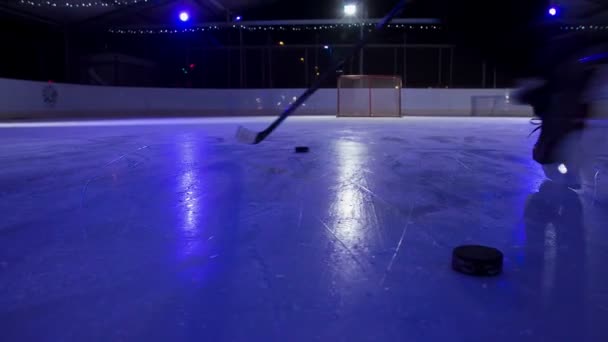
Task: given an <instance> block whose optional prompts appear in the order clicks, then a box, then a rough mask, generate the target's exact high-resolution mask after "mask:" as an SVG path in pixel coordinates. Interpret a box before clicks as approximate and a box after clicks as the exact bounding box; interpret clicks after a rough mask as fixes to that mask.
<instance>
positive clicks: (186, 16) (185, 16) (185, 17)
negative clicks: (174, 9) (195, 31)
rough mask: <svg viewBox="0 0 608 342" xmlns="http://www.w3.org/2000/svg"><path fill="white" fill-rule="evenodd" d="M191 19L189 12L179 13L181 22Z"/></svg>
mask: <svg viewBox="0 0 608 342" xmlns="http://www.w3.org/2000/svg"><path fill="white" fill-rule="evenodd" d="M189 19H190V14H188V12H186V11H183V12H180V13H179V20H181V21H183V22H186V21H188V20H189Z"/></svg>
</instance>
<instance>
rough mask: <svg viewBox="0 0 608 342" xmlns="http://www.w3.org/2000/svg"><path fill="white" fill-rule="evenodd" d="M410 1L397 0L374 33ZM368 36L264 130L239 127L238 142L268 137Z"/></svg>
mask: <svg viewBox="0 0 608 342" xmlns="http://www.w3.org/2000/svg"><path fill="white" fill-rule="evenodd" d="M409 1H410V0H399V3H398V4H397V5H395V7H394V8H393V9H392V10H391V11H390V12H389V13H388V14H387V15H386V16H385V17H384V18H383V19H382V20H381V21H380V22H379V23H378V24H377V25H376V32H378V31H381V30H382V29H384V28H385V27H386V26H387V25H388V24H389V23H390V22H391V20H393V18H395V17H396V16H397V15H398V14H399V13H401V11H402V10H403V9H404V8H405V4H406V3H408V2H409ZM369 39H370V35H367V36H365V37H364V38H363V39H361V40H359V42H358V43H357V44H356V45H355V46H354V47H353V50H352V52H351V53H350V54H349V55H348V56H347V57H346V58H344V59H342V60H340V61H338V62H336V63H334V65H333V66H332V67H331V68H329V69H327V70H326V71H325V72H324V73H323V74H322V75H321V77H319V78H318V79H317V80H316V81H315V83H314V84H313V85H312V86H311V87H310V88H308V89H307V90H306V91H305V92H304V93H303V94H302V95H301V96H300V97H299V98H298V99H297V100H296V101H295V102H294V103H292V104H291V105H290V106H289V107H288V108H287V109H286V110H285V111H284V112H283V113H282V114H281V115H280V116H279V117H278V118H277V119H275V120H274V122H272V123H271V124H270V126H268V127H267V128H266V129H265V130H263V131H261V132H254V131H252V130H250V129H247V128H245V127H239V128H238V130H237V132H236V138H237V140H238V141H240V142H242V143H246V144H251V145H254V144H259V143H261V142H262V141H264V139H266V137H268V136H269V135H270V134H271V133H272V132H273V131H274V130H275V129H276V128H277V127H279V125H280V124H281V123H282V122H283V121H285V119H287V117H289V116H290V115H291V114H292V113H293V112H295V111H296V110H297V109H298V108H299V107H300V106H301V105H302V104H303V103H304V102H306V101H307V100H308V99H309V98H310V97H311V96H312V95H313V94H314V93H316V92H317V90H319V88H321V85H322V84H323V83H324V82H325V81H326V80H328V79H329V77H330V76H331V75H332V74H335V72H336V71H337V70H338V69H340V68H341V67H342V66H343V65H344V64H345V63H346V62H347V61H349V60H351V59H352V58H353V57H354V56H355V55H356V54H357V53H358V52H359V51H360V50H361V49H362V48H363V47H364V46H365V45H366V44H367V42H368V41H369Z"/></svg>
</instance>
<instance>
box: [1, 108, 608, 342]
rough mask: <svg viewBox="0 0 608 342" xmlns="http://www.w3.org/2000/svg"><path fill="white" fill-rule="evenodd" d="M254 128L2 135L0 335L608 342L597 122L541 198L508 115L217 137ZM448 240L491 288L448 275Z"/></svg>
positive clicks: (195, 126) (604, 161)
mask: <svg viewBox="0 0 608 342" xmlns="http://www.w3.org/2000/svg"><path fill="white" fill-rule="evenodd" d="M270 120H271V119H270V118H258V119H207V120H186V121H177V120H173V121H165V122H163V121H160V122H158V121H156V122H151V121H147V122H133V121H130V122H123V123H117V122H106V123H105V124H102V125H99V124H96V123H93V122H90V123H86V125H87V126H85V127H69V126H68V127H62V126H66V123H61V124H57V127H29V128H23V127H21V128H18V127H6V126H11V125H5V127H4V128H0V146H1V147H0V165H1V169H0V214H1V218H0V336H1V339H2V341H277V342H279V341H349V342H350V341H505V342H506V341H509V342H510V341H534V342H538V341H606V340H608V325H607V324H606V322H608V272H606V263H607V262H608V232H607V231H606V230H607V229H608V228H607V226H606V222H608V217H607V216H608V210H607V209H608V187H605V186H603V185H604V184H606V182H607V181H608V180H606V181H604V179H603V177H604V176H603V175H604V173H602V172H606V171H607V170H608V157H606V155H605V154H604V155H602V154H601V153H599V152H598V151H605V150H606V149H605V144H604V141H603V137H604V136H606V134H605V133H606V132H605V130H604V129H602V128H601V126H602V123H596V126H597V127H595V128H594V129H592V130H590V131H589V132H587V133H588V134H587V139H586V141H587V143H586V144H587V146H586V147H587V149H586V150H585V151H586V152H585V153H586V154H585V155H588V156H589V158H588V160H589V162H588V163H587V165H586V169H585V172H584V177H583V178H584V182H585V185H584V187H583V190H582V191H581V192H580V193H579V194H577V193H574V192H572V191H570V190H566V189H563V188H561V187H559V186H556V185H555V184H552V183H544V184H543V182H544V176H543V172H542V170H541V168H540V167H539V166H537V165H536V164H535V163H534V162H532V161H531V158H530V150H531V146H532V144H533V143H534V141H535V138H534V137H532V138H527V135H528V133H529V132H530V130H531V129H532V128H533V126H531V125H529V123H528V120H525V119H480V118H478V119H470V118H462V119H456V118H453V119H447V118H426V119H422V118H405V119H354V120H353V119H335V118H293V119H290V120H288V121H287V122H286V124H285V126H283V127H281V128H280V129H279V130H278V131H277V132H276V133H275V134H274V135H272V136H271V137H269V139H268V140H267V141H265V142H264V143H262V144H260V145H256V146H248V145H241V144H238V143H236V142H235V138H234V132H235V130H236V127H237V126H238V125H239V124H244V125H245V126H247V127H248V128H253V129H260V128H263V127H264V126H265V125H266V124H267V123H268V122H269V121H270ZM126 123H128V124H126ZM603 126H607V125H605V124H604V125H603ZM301 145H305V146H309V147H310V148H311V152H310V153H309V154H295V153H293V148H294V147H295V146H301ZM598 171H599V173H598ZM465 243H479V244H488V245H492V246H495V247H497V248H500V249H501V250H502V251H503V252H504V253H505V257H506V260H505V273H504V274H503V275H502V276H500V277H496V278H470V277H466V276H463V275H460V274H457V273H454V272H453V271H452V270H451V269H450V255H451V250H452V248H453V247H454V246H457V245H459V244H465Z"/></svg>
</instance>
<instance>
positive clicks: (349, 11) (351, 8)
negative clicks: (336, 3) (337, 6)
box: [344, 4, 357, 17]
mask: <svg viewBox="0 0 608 342" xmlns="http://www.w3.org/2000/svg"><path fill="white" fill-rule="evenodd" d="M344 14H345V15H346V16H348V17H352V16H355V15H356V14H357V5H355V4H348V5H344Z"/></svg>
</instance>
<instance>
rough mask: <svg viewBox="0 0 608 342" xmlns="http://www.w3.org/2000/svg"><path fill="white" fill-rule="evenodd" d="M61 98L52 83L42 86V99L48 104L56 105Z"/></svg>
mask: <svg viewBox="0 0 608 342" xmlns="http://www.w3.org/2000/svg"><path fill="white" fill-rule="evenodd" d="M58 99H59V92H58V91H57V88H55V87H54V86H53V85H52V84H49V85H47V86H45V87H44V88H42V100H43V101H44V103H45V104H46V105H47V106H51V107H53V106H55V105H56V104H57V100H58Z"/></svg>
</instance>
